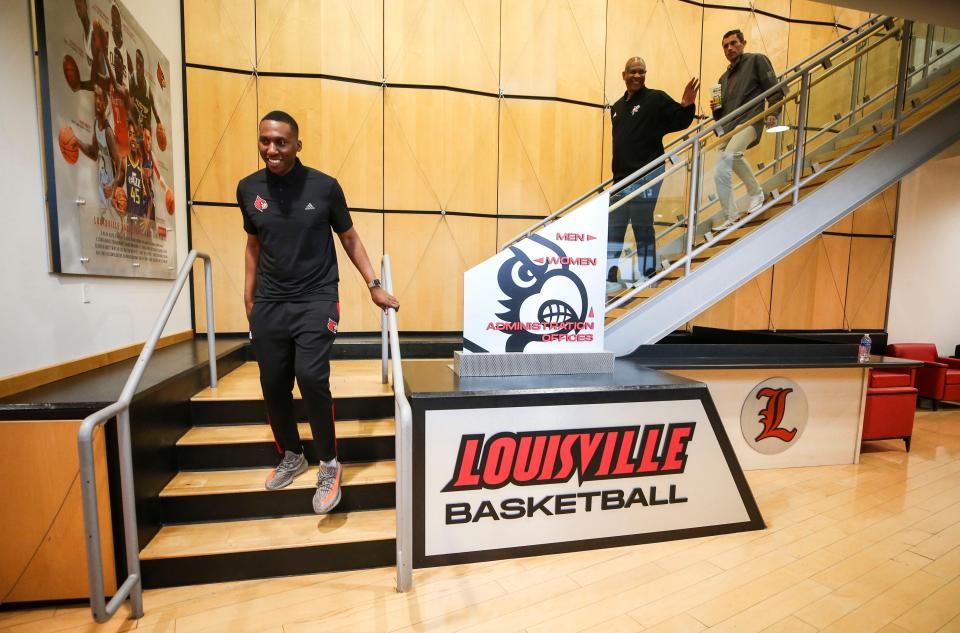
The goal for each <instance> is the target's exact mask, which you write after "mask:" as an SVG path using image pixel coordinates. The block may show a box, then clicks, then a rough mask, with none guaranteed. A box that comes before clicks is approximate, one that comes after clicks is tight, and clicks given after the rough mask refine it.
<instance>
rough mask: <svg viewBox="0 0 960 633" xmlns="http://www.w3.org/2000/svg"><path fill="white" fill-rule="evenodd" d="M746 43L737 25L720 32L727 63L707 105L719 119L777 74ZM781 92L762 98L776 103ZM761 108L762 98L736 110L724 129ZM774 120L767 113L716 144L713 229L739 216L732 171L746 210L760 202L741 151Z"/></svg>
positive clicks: (769, 84) (768, 85) (766, 86)
mask: <svg viewBox="0 0 960 633" xmlns="http://www.w3.org/2000/svg"><path fill="white" fill-rule="evenodd" d="M746 43H747V40H746V39H744V37H743V32H742V31H741V30H740V29H734V30H732V31H728V32H727V33H725V34H724V36H723V41H722V46H723V54H724V55H725V56H726V58H727V61H728V62H730V65H729V66H728V67H727V70H726V71H725V72H724V73H723V74H722V75H721V76H720V80H719V83H717V84H716V85H714V86H713V87H712V88H711V97H712V98H711V99H710V109H711V110H713V118H714V119H717V120H720V119H722V118H723V117H724V116H725V115H727V114H729V113H731V112H733V111H734V110H736V109H737V108H739V107H740V106H741V105H743V104H744V103H747V102H748V101H750V100H752V99H754V98H755V97H756V96H757V95H759V94H761V93H763V92H765V91H766V90H768V89H769V88H771V87H772V86H774V85H775V84H776V83H777V74H776V73H775V72H774V70H773V64H771V63H770V60H769V59H768V58H767V56H766V55H761V54H759V53H744V52H743V48H744V46H745V45H746ZM784 96H785V95H784V92H783V89H780V90H778V91H775V92H773V93H772V94H770V95H769V96H768V97H767V99H766V101H767V102H768V103H770V104H773V103H777V102H779V101H780V100H781V99H783V97H784ZM763 110H764V104H763V103H762V102H761V103H758V104H757V105H756V106H754V107H752V108H750V109H748V110H747V111H746V112H743V113H742V114H740V115H739V116H738V117H737V118H736V119H735V120H733V121H730V122H727V123H726V124H725V126H724V127H726V128H727V129H728V130H734V129H735V128H736V127H737V126H738V125H740V124H741V123H743V122H744V121H747V120H748V119H751V118H753V117H754V116H756V115H757V114H759V113H760V112H763ZM776 123H777V115H776V114H768V115H767V116H766V117H765V118H764V120H763V121H762V122H761V121H757V122H756V123H754V124H753V125H750V126H747V127H744V128H742V129H739V130H736V132H735V133H733V134H729V135H728V137H727V138H726V139H725V140H724V141H723V142H722V143H721V144H720V146H719V152H720V154H719V157H718V160H717V168H716V171H715V172H714V182H715V183H716V185H717V197H718V198H719V199H720V213H719V214H718V215H719V216H720V217H722V218H723V220H724V221H723V223H722V224H721V225H720V226H717V227H715V229H716V230H721V231H722V230H723V229H725V228H727V227H729V226H731V225H732V224H733V223H734V222H736V221H737V220H738V219H739V218H740V212H739V210H738V209H737V203H736V197H735V196H734V195H733V172H736V174H737V176H739V178H740V180H741V181H743V184H744V185H746V187H747V195H748V196H749V198H748V202H747V213H749V212H750V211H753V210H754V209H756V208H758V207H760V206H761V205H763V200H764V196H763V190H762V189H761V188H760V183H758V182H757V179H756V177H755V176H754V175H753V171H752V170H751V169H750V165H749V164H748V163H747V161H746V159H744V157H743V153H744V151H745V150H747V149H748V148H750V147H753V146H754V145H756V144H757V143H759V142H760V131H761V127H762V125H766V127H768V128H769V127H771V126H773V125H776Z"/></svg>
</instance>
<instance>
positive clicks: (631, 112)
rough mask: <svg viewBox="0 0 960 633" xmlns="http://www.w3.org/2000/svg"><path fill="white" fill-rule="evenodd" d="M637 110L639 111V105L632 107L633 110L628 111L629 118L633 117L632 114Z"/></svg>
mask: <svg viewBox="0 0 960 633" xmlns="http://www.w3.org/2000/svg"><path fill="white" fill-rule="evenodd" d="M639 109H640V104H637V105H635V106H633V110H630V116H633V115H634V114H636V113H637V110H639Z"/></svg>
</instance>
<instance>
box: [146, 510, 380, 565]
mask: <svg viewBox="0 0 960 633" xmlns="http://www.w3.org/2000/svg"><path fill="white" fill-rule="evenodd" d="M394 538H396V511H395V510H392V509H391V510H367V511H364V512H344V513H340V514H327V515H323V516H317V515H314V514H309V515H299V516H286V517H276V518H270V519H252V520H247V521H215V522H210V523H188V524H183V525H166V526H164V527H162V528H160V531H159V532H157V534H156V536H154V537H153V539H151V540H150V543H148V544H147V546H146V547H145V548H143V550H141V552H140V559H141V560H144V561H146V560H159V559H176V558H185V557H194V556H215V555H222V554H238V553H244V552H263V551H269V550H282V549H293V548H303V547H319V546H326V545H342V544H346V543H362V542H369V541H383V540H390V539H394Z"/></svg>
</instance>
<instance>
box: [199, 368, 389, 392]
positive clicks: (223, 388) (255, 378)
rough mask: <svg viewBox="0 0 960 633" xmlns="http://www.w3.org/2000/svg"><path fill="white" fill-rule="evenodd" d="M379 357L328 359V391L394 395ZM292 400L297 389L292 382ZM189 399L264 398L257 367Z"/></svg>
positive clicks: (232, 375) (232, 374)
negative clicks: (383, 375)
mask: <svg viewBox="0 0 960 633" xmlns="http://www.w3.org/2000/svg"><path fill="white" fill-rule="evenodd" d="M381 367H382V365H381V361H380V359H364V360H332V361H330V392H331V393H332V394H333V397H334V398H335V399H344V398H370V397H378V396H393V386H392V385H391V384H390V383H387V384H383V382H381V380H382V373H381V372H382V370H381ZM293 397H294V399H297V400H299V399H300V390H299V389H298V388H297V386H296V385H294V388H293ZM190 400H191V401H192V402H224V401H238V400H240V401H244V400H263V392H262V391H261V389H260V368H259V366H258V365H257V363H256V362H254V361H250V362H246V363H244V364H243V365H241V366H240V367H238V368H237V369H235V370H233V371H232V372H230V373H229V374H227V375H226V376H223V377H222V378H221V379H220V381H219V384H218V385H217V387H216V388H215V389H212V388H210V387H207V388H206V389H204V390H203V391H201V392H199V393H198V394H196V395H195V396H193V397H192V398H191V399H190Z"/></svg>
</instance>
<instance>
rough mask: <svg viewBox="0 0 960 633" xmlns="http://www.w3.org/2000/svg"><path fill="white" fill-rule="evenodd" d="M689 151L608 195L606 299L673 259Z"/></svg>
mask: <svg viewBox="0 0 960 633" xmlns="http://www.w3.org/2000/svg"><path fill="white" fill-rule="evenodd" d="M689 155H690V152H689V151H681V152H680V153H679V154H678V155H677V157H676V159H675V160H670V161H667V162H666V163H665V164H662V165H660V166H658V167H657V168H656V169H654V170H652V171H651V172H649V173H647V174H646V175H644V176H642V177H640V178H638V179H637V180H636V181H634V182H632V183H631V184H629V185H627V186H625V187H622V188H621V189H619V190H616V191H614V192H613V193H612V194H611V196H610V215H609V217H608V223H607V260H606V271H607V292H608V297H610V296H617V295H619V294H620V292H621V291H623V290H625V289H629V288H632V287H633V286H635V285H637V284H638V283H641V282H642V281H643V280H644V279H647V278H649V277H652V276H653V275H655V274H657V273H658V272H659V271H660V270H662V268H663V260H664V259H668V260H669V259H670V258H673V259H676V257H677V256H678V255H677V254H676V253H677V250H676V244H675V243H674V242H676V241H677V240H678V237H679V236H681V235H682V234H683V227H684V225H685V222H686V214H687V209H688V208H689V202H688V193H687V192H688V191H689V187H688V177H687V172H688V171H689Z"/></svg>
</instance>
